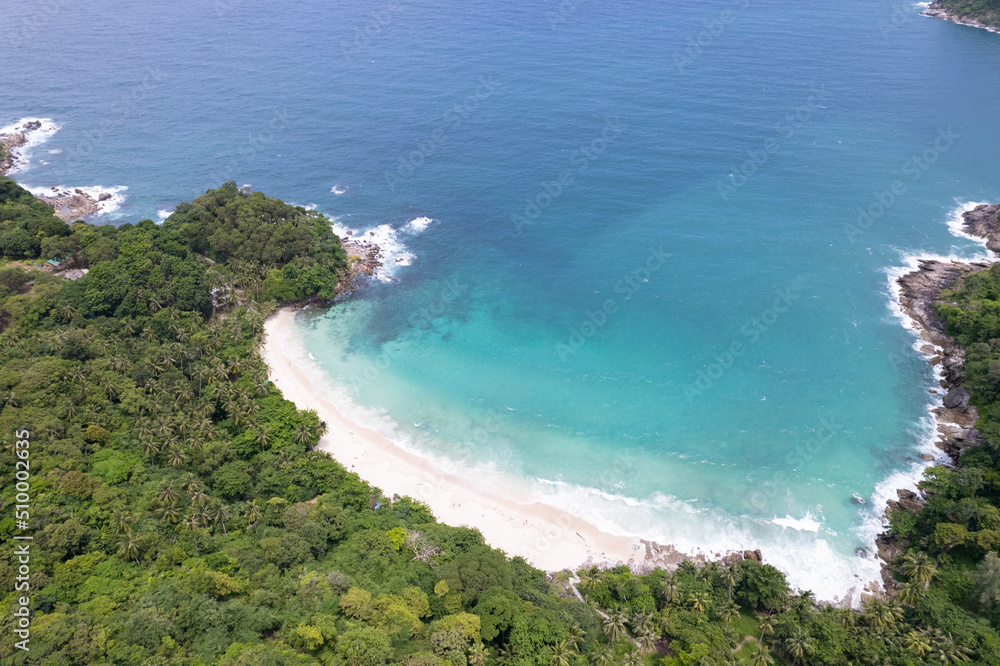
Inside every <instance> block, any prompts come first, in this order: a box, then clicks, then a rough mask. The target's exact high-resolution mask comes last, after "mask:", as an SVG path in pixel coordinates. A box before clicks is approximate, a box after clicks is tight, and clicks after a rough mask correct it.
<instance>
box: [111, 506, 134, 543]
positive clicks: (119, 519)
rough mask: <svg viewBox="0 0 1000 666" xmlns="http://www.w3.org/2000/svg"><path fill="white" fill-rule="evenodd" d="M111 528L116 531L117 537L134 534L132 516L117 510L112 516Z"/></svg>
mask: <svg viewBox="0 0 1000 666" xmlns="http://www.w3.org/2000/svg"><path fill="white" fill-rule="evenodd" d="M111 527H112V528H113V529H114V531H115V536H121V535H123V534H132V516H130V515H128V514H127V513H125V512H124V511H119V510H117V509H116V510H115V512H114V513H112V514H111Z"/></svg>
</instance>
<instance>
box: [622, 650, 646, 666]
mask: <svg viewBox="0 0 1000 666" xmlns="http://www.w3.org/2000/svg"><path fill="white" fill-rule="evenodd" d="M642 662H643V659H642V655H641V654H639V653H638V652H629V653H628V654H627V655H625V666H642Z"/></svg>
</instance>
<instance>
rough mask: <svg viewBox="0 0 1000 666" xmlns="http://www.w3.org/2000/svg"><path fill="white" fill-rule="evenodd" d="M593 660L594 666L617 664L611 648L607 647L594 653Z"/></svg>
mask: <svg viewBox="0 0 1000 666" xmlns="http://www.w3.org/2000/svg"><path fill="white" fill-rule="evenodd" d="M591 660H592V661H593V662H594V666H611V665H612V664H614V663H615V654H614V652H612V651H611V648H608V647H605V648H601V649H600V650H598V651H597V652H595V653H593V655H592V656H591Z"/></svg>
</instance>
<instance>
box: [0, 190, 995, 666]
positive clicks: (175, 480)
mask: <svg viewBox="0 0 1000 666" xmlns="http://www.w3.org/2000/svg"><path fill="white" fill-rule="evenodd" d="M0 188H4V189H3V191H4V192H5V194H4V196H5V202H6V203H3V204H0V205H2V208H0V211H4V212H3V214H4V215H5V217H4V220H5V225H6V221H10V220H14V217H12V216H13V215H20V216H21V217H20V218H19V219H21V220H28V221H27V222H25V224H26V225H31V224H33V225H35V226H32V227H31V229H32V230H33V232H34V234H33V236H32V237H33V238H38V239H39V241H38V250H37V252H39V253H41V254H42V256H48V255H55V254H58V256H66V257H70V262H71V264H72V265H76V266H78V267H81V268H83V267H85V268H87V269H89V273H88V274H87V275H85V276H84V277H82V278H80V279H78V280H75V281H69V280H67V279H64V278H62V277H58V276H55V275H53V274H52V273H50V272H46V271H40V270H35V269H34V267H31V266H27V267H24V266H14V265H10V264H8V265H6V266H5V267H3V268H2V269H0V329H2V332H0V398H2V402H0V405H2V407H0V428H2V432H3V442H4V446H3V448H2V451H0V469H2V470H3V477H2V478H3V481H2V485H3V487H2V491H0V492H2V494H0V540H2V541H3V543H4V548H5V549H7V552H6V553H5V556H4V557H3V558H0V590H2V593H0V594H2V599H3V604H2V606H3V614H2V617H0V636H3V639H4V640H3V641H2V642H0V660H2V662H3V663H5V664H7V663H11V664H27V663H31V664H52V665H59V666H62V665H65V664H148V665H160V664H182V665H184V664H190V665H196V664H227V665H230V664H231V665H236V664H275V665H277V664H345V665H346V664H350V665H352V666H377V665H381V664H405V665H407V666H444V665H446V664H453V665H455V666H462V665H464V664H473V665H477V666H478V665H480V664H486V663H497V664H500V663H502V664H508V665H520V664H546V665H549V664H551V665H553V666H570V665H571V664H588V663H593V664H597V665H600V666H606V665H610V664H640V663H647V664H668V665H681V664H683V665H695V664H718V665H721V664H733V663H740V664H757V665H760V664H770V663H775V662H777V663H798V664H803V663H808V664H887V663H888V664H925V663H960V662H970V661H971V663H977V664H996V663H1000V637H998V635H997V632H996V626H997V622H998V613H997V611H996V605H995V604H996V601H997V591H998V590H1000V582H998V581H1000V571H994V569H991V568H990V567H994V566H995V564H994V563H995V562H996V556H995V554H994V555H993V556H990V555H988V551H990V550H991V548H993V549H995V546H993V542H992V541H989V540H985V541H984V540H981V539H980V536H982V535H981V533H982V531H983V530H994V532H996V531H997V530H1000V518H998V516H1000V511H998V510H997V509H996V508H993V507H994V506H995V505H996V501H995V500H996V498H997V496H998V495H997V493H998V492H1000V474H998V473H997V471H996V470H997V464H996V463H997V461H996V453H995V450H994V448H993V447H984V449H983V450H982V451H974V452H970V453H968V454H967V460H965V461H963V462H967V463H968V464H967V466H966V470H972V469H979V470H980V472H978V473H973V472H970V471H960V472H952V471H948V470H944V469H938V470H936V471H935V472H934V473H933V474H932V475H931V476H930V477H929V481H928V483H929V484H937V485H934V486H933V488H934V489H935V491H936V493H937V496H939V497H940V500H939V501H937V503H936V504H934V503H929V504H928V509H926V510H925V511H924V512H921V514H920V516H919V518H914V519H912V520H910V521H909V522H906V521H904V520H902V519H901V520H899V521H897V523H896V524H895V527H896V529H897V531H900V532H906V533H907V534H912V535H913V539H914V543H915V544H916V545H915V547H914V552H913V553H911V554H908V555H906V556H904V557H902V558H901V559H900V562H899V563H898V564H899V577H900V579H901V581H908V583H906V586H905V587H904V589H905V590H906V592H905V595H902V596H901V598H900V601H899V602H894V601H891V602H884V601H873V602H871V603H869V604H867V605H866V606H865V608H864V610H863V612H860V613H858V612H855V611H851V610H838V609H830V608H827V609H823V610H819V609H817V608H815V607H814V605H813V603H812V602H813V600H812V598H811V596H810V595H809V594H808V593H805V594H801V595H799V594H793V593H791V592H789V590H788V589H787V586H786V583H785V579H784V577H783V576H782V574H781V573H780V572H778V571H777V570H776V569H774V568H773V567H770V566H767V565H762V564H760V563H757V562H755V561H752V560H744V561H739V562H733V563H732V565H731V566H728V567H727V566H723V565H721V564H711V565H708V566H705V567H701V568H698V567H695V566H694V565H693V564H690V563H685V564H684V565H683V566H682V567H681V568H680V569H679V570H678V571H677V572H675V573H673V574H670V573H668V572H665V571H656V572H653V573H650V574H647V575H643V576H639V575H634V574H632V573H631V572H629V571H628V569H627V568H626V567H619V568H616V569H611V570H606V571H600V570H598V569H586V570H582V571H578V572H575V573H571V572H563V573H561V574H557V575H556V576H554V577H552V578H551V579H549V578H547V577H546V576H545V574H543V573H542V572H540V571H537V570H535V569H533V568H532V567H531V566H529V565H528V564H527V563H526V562H524V561H523V560H522V559H519V558H514V559H509V558H507V557H506V556H505V555H504V554H503V553H500V552H498V551H496V550H494V549H491V548H489V547H488V546H486V545H485V544H484V542H483V539H482V536H481V535H480V534H479V533H478V532H477V531H475V530H473V529H469V528H459V527H449V526H445V525H441V524H438V523H437V522H436V521H435V520H434V517H433V516H432V515H431V513H430V512H429V511H428V509H427V508H426V507H425V506H423V505H421V504H420V503H419V502H415V501H412V500H410V499H406V498H399V497H386V496H385V495H383V494H382V493H381V492H380V491H379V490H378V489H376V488H372V487H371V486H369V485H368V484H367V483H365V482H364V481H362V480H361V479H359V478H358V477H357V476H356V475H354V474H352V473H349V472H347V471H345V469H344V468H343V467H342V466H341V465H339V464H338V463H336V462H335V461H333V460H332V459H331V458H330V457H329V456H327V455H326V454H325V453H322V452H318V451H314V450H313V446H314V445H315V444H316V443H317V441H318V438H319V437H320V436H321V435H322V434H323V433H324V430H325V427H324V424H323V423H322V422H320V421H319V419H318V418H317V416H316V414H315V413H312V412H308V411H298V410H296V409H295V407H294V405H292V404H291V403H289V402H287V401H286V400H284V399H283V398H282V396H281V394H280V393H279V392H278V391H277V389H276V388H275V387H274V386H273V384H271V383H270V382H269V381H268V378H267V369H266V367H264V365H263V363H262V361H261V358H260V356H259V355H258V353H257V349H258V347H259V344H260V342H261V335H262V331H263V322H264V319H265V318H266V317H267V315H268V314H269V313H271V312H272V311H273V310H274V308H275V306H276V304H277V302H278V301H282V300H285V301H288V300H293V299H299V298H308V297H313V296H316V297H319V298H323V299H325V298H328V297H329V296H330V295H332V293H333V292H334V291H335V286H336V279H339V278H341V277H342V276H343V273H344V270H345V269H346V265H347V264H346V260H345V258H344V256H343V250H342V249H341V248H340V243H339V240H338V239H337V238H336V237H335V236H334V235H333V234H332V233H330V231H329V224H328V223H327V221H326V220H325V219H324V218H322V217H321V216H318V215H317V214H315V213H311V212H308V211H305V210H303V209H300V208H295V207H291V206H287V205H286V204H283V203H282V202H280V201H276V200H274V199H269V198H267V197H265V196H264V195H262V194H259V193H253V194H251V193H245V192H240V191H239V190H237V189H236V188H235V185H233V184H227V185H225V186H223V187H222V188H220V189H218V190H213V191H210V192H207V193H206V194H205V195H204V196H202V197H199V198H198V199H196V200H195V202H193V203H192V204H190V205H183V206H179V207H178V209H177V213H175V215H174V216H173V217H172V218H170V219H168V220H167V221H166V223H164V224H163V225H162V226H157V225H155V224H154V223H152V222H151V221H149V220H145V221H142V222H139V223H138V224H134V225H132V224H126V225H122V226H121V227H118V228H114V227H109V226H102V227H94V226H90V225H86V224H83V223H76V224H74V225H72V227H66V226H65V225H63V227H60V228H57V227H56V226H55V224H54V223H52V220H51V219H47V218H46V215H45V211H43V210H41V209H38V208H37V207H35V206H34V205H33V204H32V203H31V201H29V200H28V199H27V198H26V195H25V194H24V193H23V191H20V188H18V187H17V186H16V185H14V184H13V183H12V182H11V181H0ZM7 211H12V212H11V213H10V215H11V217H8V216H7V215H8V212H7ZM18 211H22V212H18ZM25 211H27V212H25ZM49 217H51V214H49ZM52 219H54V218H52ZM57 222H58V221H57ZM19 224H21V223H20V222H15V223H14V224H13V225H11V227H10V228H13V229H15V231H16V229H18V228H25V229H27V226H25V227H18V226H17V225H19ZM59 224H62V223H59ZM5 229H7V227H5ZM4 233H7V231H5V232H4ZM7 256H8V257H11V258H13V257H18V256H21V255H17V254H14V253H11V254H8V255H7ZM29 256H30V255H29ZM216 262H217V263H216ZM289 267H292V269H290V268H289ZM296 271H297V272H296ZM303 274H305V275H307V276H311V277H310V278H304V277H303ZM978 279H979V280H981V281H982V282H981V283H977V282H976V281H975V280H974V279H971V278H970V280H969V283H968V284H969V286H968V289H971V290H973V292H974V293H979V292H980V291H982V292H983V294H984V295H983V296H982V298H985V299H986V300H989V299H991V298H994V297H996V296H997V294H1000V273H998V274H997V275H996V276H992V274H986V275H985V277H983V278H978ZM990 280H994V281H993V282H990ZM973 292H969V293H973ZM962 293H963V294H964V293H966V292H962ZM956 298H957V299H958V303H959V305H957V306H955V307H957V308H958V309H960V310H961V309H962V308H963V307H964V308H966V309H969V308H973V309H974V308H975V307H981V306H973V305H971V303H973V302H980V301H973V300H969V299H970V298H971V296H970V297H968V298H966V297H965V296H961V295H960V296H956ZM977 298H979V297H977ZM983 302H985V301H983ZM997 305H1000V304H997ZM990 307H993V306H990ZM990 321H991V320H990ZM970 325H971V327H972V328H971V329H969V331H966V330H965V329H962V331H961V334H962V335H970V336H972V337H968V338H967V340H969V341H975V342H976V344H979V345H982V347H975V345H974V349H973V351H972V352H971V353H972V354H974V358H971V360H970V382H973V381H980V379H981V380H982V382H983V383H984V384H985V386H986V387H987V388H989V387H990V386H992V390H993V394H992V397H991V398H988V397H987V396H985V394H983V395H982V396H981V397H979V398H977V399H981V400H987V399H989V400H993V399H995V397H996V391H997V385H998V382H997V381H994V380H996V377H993V375H994V374H997V371H996V369H995V368H993V365H994V364H997V365H998V367H1000V360H994V359H993V356H992V355H994V354H996V355H997V358H1000V352H996V351H994V347H995V344H994V343H995V342H996V341H995V340H992V339H990V340H986V341H980V340H979V338H978V337H976V335H977V334H976V333H975V331H976V330H978V327H979V326H983V327H985V326H987V325H992V323H989V322H987V321H985V320H984V321H982V322H978V323H977V321H972V323H971V324H970ZM980 337H982V336H980ZM996 349H997V350H1000V346H997V347H996ZM979 362H981V363H984V364H985V365H983V366H982V367H983V370H982V372H981V373H980V372H979V371H978V370H975V369H974V367H973V366H972V364H973V363H979ZM975 367H979V366H975ZM998 376H1000V375H998ZM991 378H992V379H991ZM991 381H992V384H990V382H991ZM977 386H978V384H977ZM976 390H977V391H979V390H980V389H978V388H977V389H976ZM984 407H985V408H984V413H987V412H989V407H987V406H986V405H985V403H984ZM996 413H997V415H998V416H1000V408H998V409H997V412H996ZM984 418H986V417H984ZM23 430H27V431H28V433H29V436H28V437H27V438H25V437H24V436H23V434H22V435H18V436H15V433H16V432H18V431H23ZM987 432H988V431H987ZM25 439H26V440H27V441H28V442H30V444H29V446H27V447H24V446H23V445H18V440H20V441H25ZM333 446H336V442H334V443H333ZM25 451H28V452H29V453H28V454H25V453H24V452H25ZM25 460H26V461H27V462H28V466H29V470H30V495H31V498H30V517H29V518H28V521H27V522H28V525H27V528H26V529H24V528H23V527H21V526H18V524H17V522H16V520H15V514H14V511H15V507H14V504H15V500H14V498H15V496H16V485H15V476H14V471H15V463H16V462H18V461H25ZM23 467H24V466H23V465H22V469H23ZM991 510H992V513H991V512H990V511H991ZM936 522H947V523H948V524H955V525H959V524H961V526H962V527H963V528H964V529H965V530H966V533H967V534H970V535H975V537H974V538H972V537H970V538H971V539H972V540H971V541H969V542H968V543H966V541H965V540H964V537H963V540H960V541H959V542H956V543H952V541H950V540H947V539H945V540H944V541H942V540H938V539H937V536H936V535H937V533H938V531H939V528H938V527H936V526H934V523H936ZM994 522H997V523H998V524H997V525H994ZM949 529H950V530H951V531H952V532H956V533H957V531H958V530H957V528H949ZM945 531H946V532H947V530H945ZM948 533H949V534H950V533H951V532H948ZM996 533H1000V532H996ZM921 534H927V535H929V536H928V537H927V539H926V541H925V540H922V539H921V538H920V537H919V535H921ZM19 535H21V536H23V535H31V536H33V541H32V542H31V546H30V548H31V560H30V568H31V574H30V590H28V591H27V592H23V591H22V592H15V583H16V581H17V577H18V569H17V567H18V564H17V561H16V559H15V558H13V557H11V556H10V555H11V553H12V552H13V548H14V546H13V545H12V544H14V543H15V542H14V540H13V537H15V536H19ZM17 543H23V542H17ZM923 551H927V552H926V553H924V552H923ZM766 555H767V554H766V553H765V557H766ZM991 557H992V559H991ZM573 564H577V563H573V562H567V565H573ZM574 582H576V587H575V588H574V586H573V583H574ZM928 583H929V588H928V585H927V584H928ZM574 590H579V591H580V592H581V593H582V594H583V596H584V597H585V599H586V601H587V603H583V602H581V601H579V600H577V598H576V596H575V592H574ZM24 594H28V595H30V599H31V604H30V606H31V611H32V618H31V625H30V651H28V652H25V651H22V650H19V649H17V648H16V647H15V640H14V638H13V637H14V636H15V634H14V629H15V628H16V622H17V621H16V618H15V617H14V615H13V613H14V610H15V608H16V607H17V604H18V598H19V597H21V596H23V595H24Z"/></svg>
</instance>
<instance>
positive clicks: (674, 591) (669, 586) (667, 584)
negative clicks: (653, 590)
mask: <svg viewBox="0 0 1000 666" xmlns="http://www.w3.org/2000/svg"><path fill="white" fill-rule="evenodd" d="M663 596H664V597H665V598H666V599H667V604H668V605H669V604H676V603H677V602H678V601H680V598H681V590H680V587H679V586H678V585H677V581H676V580H675V579H674V578H673V576H671V577H670V578H667V579H666V580H664V581H663Z"/></svg>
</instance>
